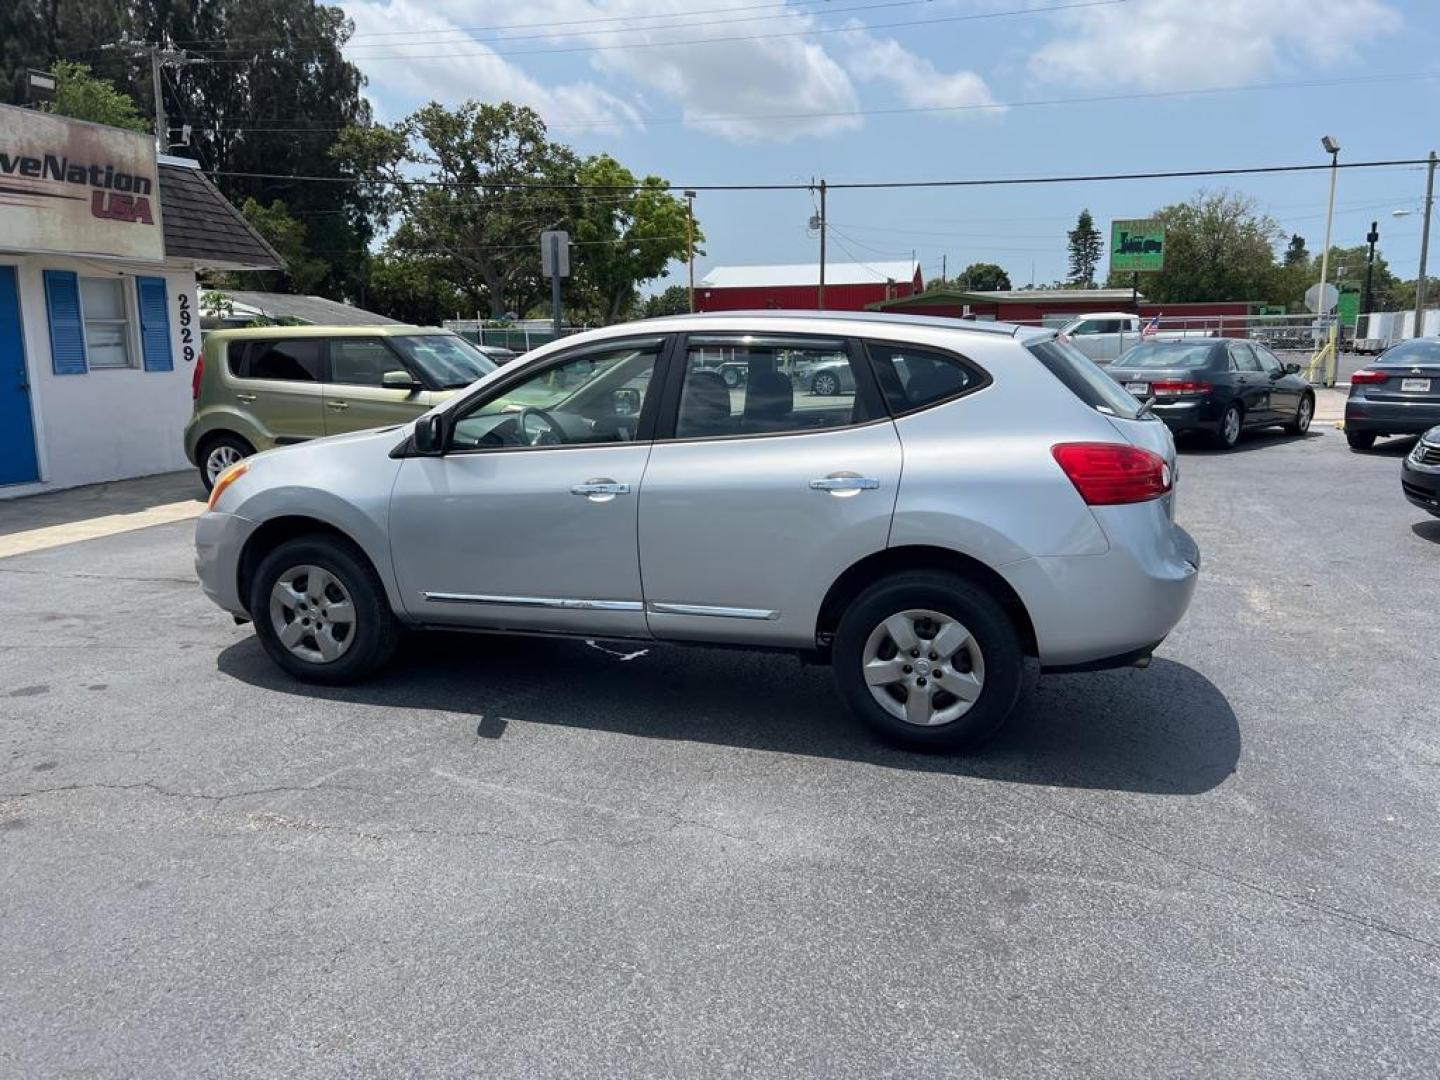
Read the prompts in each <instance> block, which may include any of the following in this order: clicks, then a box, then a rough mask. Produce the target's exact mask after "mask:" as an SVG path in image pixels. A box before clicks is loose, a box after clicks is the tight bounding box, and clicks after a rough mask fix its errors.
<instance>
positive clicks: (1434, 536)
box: [1410, 518, 1440, 544]
mask: <svg viewBox="0 0 1440 1080" xmlns="http://www.w3.org/2000/svg"><path fill="white" fill-rule="evenodd" d="M1410 531H1411V532H1413V533H1414V534H1415V535H1416V536H1418V537H1420V539H1421V540H1429V541H1430V542H1431V543H1432V544H1440V518H1431V519H1430V520H1429V521H1417V522H1415V524H1413V525H1411V526H1410Z"/></svg>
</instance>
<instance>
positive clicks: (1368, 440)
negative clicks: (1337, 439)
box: [1345, 431, 1375, 450]
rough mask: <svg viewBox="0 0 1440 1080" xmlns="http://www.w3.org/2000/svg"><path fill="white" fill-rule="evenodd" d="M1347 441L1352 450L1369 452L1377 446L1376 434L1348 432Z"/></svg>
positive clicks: (1346, 433)
mask: <svg viewBox="0 0 1440 1080" xmlns="http://www.w3.org/2000/svg"><path fill="white" fill-rule="evenodd" d="M1345 441H1346V442H1347V443H1349V444H1350V449H1351V450H1369V449H1370V448H1371V447H1372V446H1374V445H1375V432H1373V431H1347V432H1345Z"/></svg>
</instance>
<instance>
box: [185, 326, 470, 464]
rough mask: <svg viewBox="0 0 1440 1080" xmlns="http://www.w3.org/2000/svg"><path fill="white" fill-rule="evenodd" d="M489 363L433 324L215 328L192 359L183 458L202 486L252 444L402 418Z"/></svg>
mask: <svg viewBox="0 0 1440 1080" xmlns="http://www.w3.org/2000/svg"><path fill="white" fill-rule="evenodd" d="M494 370H495V364H494V363H493V362H492V361H491V360H490V359H489V358H488V357H487V356H485V354H484V353H482V352H481V351H480V350H479V349H478V348H476V347H475V346H474V345H471V344H470V343H469V342H468V341H466V340H465V339H464V338H462V337H459V336H458V335H456V334H452V333H450V332H449V331H448V330H439V329H435V328H433V327H421V326H400V325H385V326H266V327H259V328H252V329H248V330H216V331H214V332H212V333H210V334H208V335H207V336H206V338H205V347H204V349H203V350H202V351H201V355H200V360H199V361H198V362H197V363H196V365H195V381H194V396H195V412H194V414H193V415H192V416H191V417H190V423H189V424H187V425H186V427H185V456H186V457H188V458H189V459H190V461H191V462H192V463H193V464H194V465H195V466H196V467H197V468H198V469H199V470H200V478H201V479H202V480H203V481H204V482H205V489H206V490H207V491H208V490H209V489H210V487H211V485H212V484H214V483H215V477H217V476H219V475H220V473H221V472H223V471H224V470H225V469H226V468H227V467H229V466H230V465H233V464H234V463H235V462H237V461H239V460H240V459H241V458H243V457H246V456H248V455H250V454H253V453H255V452H256V451H258V450H269V449H270V448H271V447H274V446H286V445H288V444H290V443H298V442H304V441H305V440H307V439H315V438H319V437H320V436H322V435H339V434H342V433H344V432H347V431H360V430H362V429H364V428H373V427H385V426H386V425H389V424H401V423H404V422H405V421H407V420H410V419H413V418H414V417H416V416H419V415H420V414H421V413H423V412H425V411H426V410H428V409H429V408H430V407H431V406H432V405H435V404H436V403H438V402H440V401H443V400H444V399H445V398H447V397H449V396H450V395H452V394H454V393H455V392H456V391H457V390H459V389H461V388H462V387H465V386H468V385H469V384H470V383H472V382H474V381H475V380H476V379H478V378H480V377H481V376H482V375H488V374H489V373H490V372H492V371H494Z"/></svg>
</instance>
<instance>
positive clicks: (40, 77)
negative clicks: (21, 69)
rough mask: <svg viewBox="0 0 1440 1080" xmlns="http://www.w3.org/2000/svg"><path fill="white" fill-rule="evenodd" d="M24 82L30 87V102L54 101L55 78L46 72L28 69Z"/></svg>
mask: <svg viewBox="0 0 1440 1080" xmlns="http://www.w3.org/2000/svg"><path fill="white" fill-rule="evenodd" d="M25 79H26V82H27V83H28V84H29V87H30V100H31V101H54V100H55V89H56V82H55V76H54V75H51V74H50V72H48V71H37V70H36V69H35V68H30V69H29V70H27V71H26V72H25Z"/></svg>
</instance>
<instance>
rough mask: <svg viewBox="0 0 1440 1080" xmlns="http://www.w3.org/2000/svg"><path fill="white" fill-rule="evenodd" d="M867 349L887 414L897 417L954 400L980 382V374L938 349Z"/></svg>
mask: <svg viewBox="0 0 1440 1080" xmlns="http://www.w3.org/2000/svg"><path fill="white" fill-rule="evenodd" d="M866 348H867V349H869V350H870V359H871V361H872V362H873V363H874V365H875V374H876V375H877V376H878V377H879V379H880V387H881V389H883V390H884V391H885V397H886V400H887V401H888V402H889V403H890V410H891V411H892V412H894V413H897V414H899V413H906V412H914V411H915V410H916V409H923V408H925V407H926V406H927V405H934V404H935V403H936V402H939V401H944V400H946V399H947V398H953V397H956V396H958V395H959V394H963V393H965V392H966V391H967V390H973V389H975V387H977V386H979V385H980V383H981V382H982V378H981V375H980V373H979V372H977V371H975V370H974V369H973V368H971V367H969V366H967V365H966V364H964V363H962V362H961V360H960V358H959V357H958V356H954V355H952V354H950V353H945V352H940V351H939V350H938V349H925V348H921V347H919V346H916V345H898V344H889V343H886V342H879V341H871V342H867V343H866Z"/></svg>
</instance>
